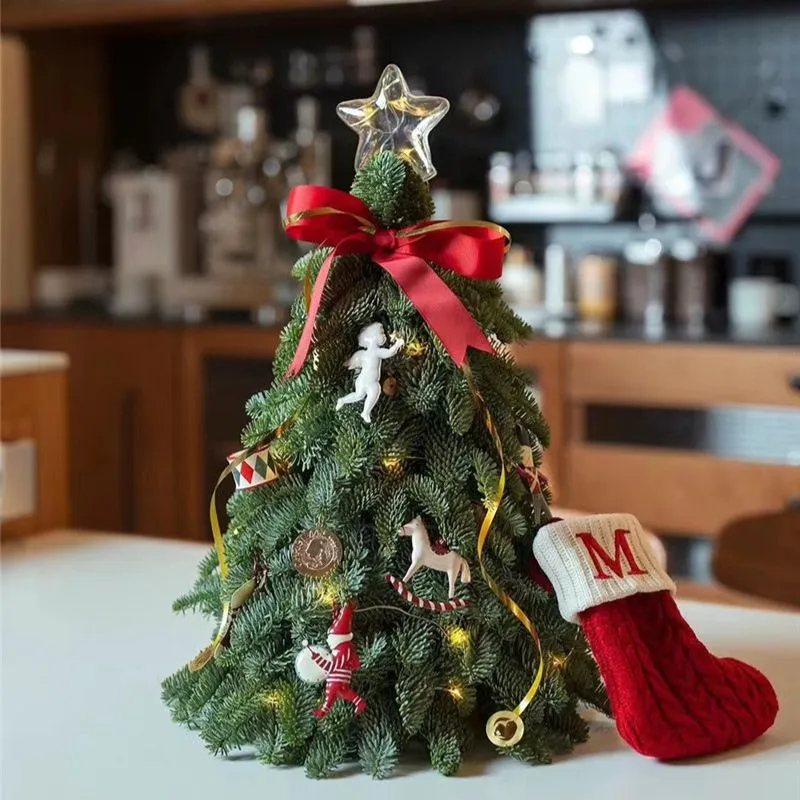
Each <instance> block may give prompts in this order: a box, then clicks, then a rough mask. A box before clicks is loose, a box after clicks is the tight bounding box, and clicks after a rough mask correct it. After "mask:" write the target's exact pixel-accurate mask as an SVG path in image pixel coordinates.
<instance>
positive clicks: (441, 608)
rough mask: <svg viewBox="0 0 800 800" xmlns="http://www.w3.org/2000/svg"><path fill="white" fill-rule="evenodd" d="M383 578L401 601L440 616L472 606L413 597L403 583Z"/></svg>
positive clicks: (458, 602)
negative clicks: (434, 612)
mask: <svg viewBox="0 0 800 800" xmlns="http://www.w3.org/2000/svg"><path fill="white" fill-rule="evenodd" d="M384 577H385V578H386V582H387V583H388V584H389V585H390V586H391V587H392V589H394V590H395V591H396V592H397V594H399V595H400V597H402V598H403V600H405V601H406V602H407V603H411V605H412V606H416V607H417V608H424V609H425V610H426V611H436V612H437V613H439V614H441V613H444V612H447V611H457V610H458V609H460V608H466V607H467V606H471V605H472V600H448V601H447V602H446V603H441V602H438V601H436V600H425V599H424V598H422V597H419V596H417V595H415V594H414V592H412V591H411V589H409V588H408V586H406V585H405V584H404V583H403V581H401V580H399V579H398V578H395V577H394V575H385V576H384Z"/></svg>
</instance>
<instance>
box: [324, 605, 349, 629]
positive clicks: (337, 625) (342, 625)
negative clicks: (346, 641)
mask: <svg viewBox="0 0 800 800" xmlns="http://www.w3.org/2000/svg"><path fill="white" fill-rule="evenodd" d="M328 633H332V634H335V635H337V636H347V635H348V634H352V633H353V606H352V605H351V604H350V603H348V604H347V605H345V606H344V607H343V608H342V610H341V611H340V612H339V615H338V616H337V617H336V619H335V620H334V621H333V624H332V625H331V627H330V628H329V629H328Z"/></svg>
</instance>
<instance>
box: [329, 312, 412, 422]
mask: <svg viewBox="0 0 800 800" xmlns="http://www.w3.org/2000/svg"><path fill="white" fill-rule="evenodd" d="M384 344H386V334H385V333H384V330H383V325H381V324H380V322H373V323H372V324H371V325H367V327H366V328H363V329H362V330H361V333H359V334H358V345H359V347H361V348H363V349H362V350H357V351H356V352H355V353H353V355H352V356H351V357H350V359H349V360H348V361H347V364H346V365H345V366H346V367H347V368H348V369H351V370H355V372H356V386H355V391H353V392H351V393H350V394H347V395H345V396H344V397H340V398H339V399H338V400H337V401H336V410H337V411H338V410H339V409H340V408H341V407H342V406H345V405H348V404H349V403H360V402H361V401H362V400H363V401H364V409H363V410H362V412H361V418H362V419H363V420H364V422H368V423H369V422H372V409H373V408H375V404H376V403H377V402H378V398H379V397H380V396H381V362H382V361H383V360H384V359H387V358H391V357H392V356H394V355H397V352H398V351H399V350H400V348H401V347H402V346H403V340H402V339H396V340H395V342H394V344H393V345H392V346H391V347H389V348H385V347H383V345H384Z"/></svg>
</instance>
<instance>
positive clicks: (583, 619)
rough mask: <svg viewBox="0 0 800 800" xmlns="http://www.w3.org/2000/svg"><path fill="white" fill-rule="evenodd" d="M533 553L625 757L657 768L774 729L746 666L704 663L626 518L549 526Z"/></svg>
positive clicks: (771, 711) (768, 694)
mask: <svg viewBox="0 0 800 800" xmlns="http://www.w3.org/2000/svg"><path fill="white" fill-rule="evenodd" d="M533 551H534V555H535V556H536V559H537V561H538V562H539V565H540V566H541V568H542V570H543V571H544V573H545V575H546V576H547V578H548V579H549V581H550V582H551V583H552V585H553V589H554V590H555V593H556V596H557V597H558V607H559V609H560V611H561V614H562V615H563V616H564V618H565V619H568V620H571V621H573V622H580V624H581V625H582V626H583V630H584V633H585V634H586V638H587V640H588V642H589V645H590V646H591V648H592V652H593V653H594V656H595V658H596V659H597V663H598V665H599V667H600V674H601V675H602V676H603V680H604V681H605V683H606V688H607V689H608V696H609V699H610V701H611V707H612V709H613V712H614V717H615V719H616V722H617V729H618V730H619V733H620V736H622V738H623V739H624V740H625V741H626V742H627V743H628V744H629V745H630V746H631V747H633V748H634V750H637V751H638V752H640V753H642V754H643V755H647V756H652V757H655V758H661V759H677V758H691V757H694V756H703V755H710V754H712V753H720V752H723V751H724V750H729V749H731V748H734V747H740V746H741V745H744V744H747V743H748V742H751V741H753V739H756V738H758V737H759V736H761V734H762V733H764V732H765V731H766V730H767V729H768V728H769V727H770V726H771V725H772V723H773V722H774V721H775V716H776V714H777V713H778V699H777V698H776V697H775V692H774V690H773V688H772V686H771V685H770V683H769V681H768V680H767V679H766V678H765V677H764V676H763V675H762V674H761V673H760V672H759V671H758V670H757V669H755V668H753V667H751V666H749V665H748V664H743V663H742V662H741V661H737V660H735V659H733V658H717V657H716V656H713V655H712V654H711V653H709V652H708V650H707V649H706V648H705V647H704V646H703V644H702V643H701V642H700V641H699V640H698V638H697V637H696V636H695V635H694V633H693V631H692V629H691V628H690V627H689V625H688V624H687V623H686V620H684V618H683V617H682V616H681V614H680V611H678V607H677V606H676V605H675V601H674V600H673V599H672V595H671V592H673V591H674V590H675V584H674V583H673V582H672V580H671V579H670V577H669V576H668V575H667V574H666V573H665V572H664V570H663V569H662V567H661V565H660V564H659V563H658V559H656V558H654V556H653V554H652V553H651V552H650V551H649V549H648V547H647V545H646V541H645V538H644V535H643V532H642V530H641V526H640V525H639V523H638V521H637V520H636V519H635V518H634V517H631V516H630V515H627V514H606V515H601V516H596V517H584V518H578V519H569V520H562V521H559V522H554V523H550V524H548V525H545V526H544V527H543V528H542V529H541V530H540V531H539V532H538V534H537V535H536V539H535V540H534V545H533Z"/></svg>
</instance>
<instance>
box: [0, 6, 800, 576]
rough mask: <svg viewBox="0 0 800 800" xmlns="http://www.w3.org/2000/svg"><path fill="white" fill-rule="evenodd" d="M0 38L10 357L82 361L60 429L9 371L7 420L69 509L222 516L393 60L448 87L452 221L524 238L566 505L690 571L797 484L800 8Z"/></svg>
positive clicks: (106, 18) (500, 10) (130, 522)
mask: <svg viewBox="0 0 800 800" xmlns="http://www.w3.org/2000/svg"><path fill="white" fill-rule="evenodd" d="M2 29H3V37H2V45H0V47H1V52H2V90H1V92H0V101H1V104H2V236H1V237H0V240H1V242H2V292H1V293H0V300H1V301H2V323H1V324H2V330H1V333H2V346H3V348H16V349H23V350H43V351H57V352H60V353H65V354H66V355H67V356H68V359H69V366H68V367H67V368H66V370H65V375H64V376H63V380H64V381H65V386H66V389H65V390H64V391H65V400H64V407H65V409H66V410H64V411H63V413H64V414H65V415H66V419H67V420H68V423H67V424H68V433H67V432H66V431H65V430H61V431H60V432H53V430H52V429H53V427H54V426H53V425H52V424H51V425H50V426H49V427H48V426H47V424H46V422H43V421H42V420H44V419H45V418H48V419H51V420H52V419H53V414H52V413H50V412H48V411H42V412H41V415H40V417H41V419H39V422H29V424H27V427H26V423H24V420H25V419H27V417H25V413H24V411H20V412H19V413H20V414H21V415H22V416H21V417H20V419H22V420H23V422H20V419H17V420H16V421H12V422H8V423H7V421H6V410H7V408H8V407H9V406H10V405H13V404H10V403H9V397H10V395H9V390H8V389H4V397H3V400H4V408H3V411H4V421H3V440H4V442H10V441H13V442H17V441H27V440H29V439H30V440H36V439H37V437H38V436H40V435H41V436H56V437H60V438H61V439H62V440H63V442H65V443H66V444H65V445H64V446H63V447H62V450H61V451H58V452H60V455H57V456H56V459H57V460H60V461H62V462H63V464H62V466H63V470H62V472H63V475H64V481H65V482H66V483H65V486H64V487H63V497H64V498H67V499H65V500H64V501H63V502H61V504H60V506H59V508H60V509H61V510H60V511H58V512H57V513H56V515H55V516H54V517H53V516H51V517H48V520H49V522H48V524H49V525H50V527H52V526H53V524H59V525H62V526H65V525H68V524H69V525H71V526H72V527H76V528H81V529H98V530H105V531H119V532H136V533H143V534H147V535H152V536H163V537H182V538H187V539H203V538H209V537H210V533H209V526H208V519H207V517H208V497H209V495H210V492H211V490H212V489H213V486H214V483H215V482H216V479H217V477H218V475H219V472H220V470H221V468H222V467H223V466H224V465H225V463H226V456H227V455H228V454H229V453H231V452H232V451H234V450H236V449H237V448H238V436H239V432H240V430H241V428H242V426H243V424H244V422H245V416H244V403H245V400H246V399H247V398H248V397H249V396H250V395H251V394H253V393H254V392H256V391H258V390H260V389H262V388H264V387H265V386H266V385H267V384H268V382H269V381H270V380H271V355H272V353H273V352H274V348H275V345H276V342H277V340H278V333H279V330H280V326H281V324H282V323H283V322H284V321H285V319H286V316H287V309H288V306H289V304H290V303H291V301H292V299H293V297H294V296H295V293H296V291H297V286H296V284H295V282H294V281H292V280H290V278H289V269H290V267H291V264H292V263H293V261H294V260H295V259H296V258H297V257H298V255H299V254H300V252H301V251H300V250H299V249H298V245H296V244H294V243H290V242H289V241H288V240H286V239H285V238H284V237H283V235H282V232H281V222H280V221H281V215H282V207H283V204H284V202H285V199H286V195H287V192H288V191H289V189H290V188H291V187H292V186H295V185H298V184H301V183H309V182H310V183H318V184H330V185H333V186H335V187H338V188H342V189H346V188H348V186H349V183H350V180H351V178H352V172H353V156H354V152H355V145H356V138H355V136H354V135H353V134H352V132H351V131H349V130H348V129H347V128H346V127H345V126H344V125H342V124H341V123H340V122H339V121H338V120H337V119H336V116H335V106H336V103H337V102H339V101H340V100H343V99H351V98H354V97H364V96H368V95H370V94H371V93H372V91H373V88H374V85H375V82H376V80H377V77H378V75H379V74H380V71H381V70H382V68H383V66H384V65H385V64H386V63H388V62H395V63H397V64H398V65H399V66H400V67H401V69H402V70H403V71H404V73H405V75H406V78H407V79H408V81H409V84H410V85H411V87H412V89H414V90H415V91H419V92H425V93H427V94H435V95H444V96H446V97H448V98H449V99H450V101H451V112H450V114H449V115H448V116H447V117H446V118H445V120H444V121H443V122H442V124H441V125H440V126H438V127H437V129H436V131H435V132H434V134H433V135H432V137H431V144H432V151H433V160H434V163H435V165H436V167H437V169H438V172H439V174H438V176H437V177H436V179H435V180H434V182H433V188H434V193H435V199H436V203H437V214H438V216H440V217H442V218H455V219H470V218H476V217H479V218H488V219H491V220H494V221H496V222H499V223H501V224H503V225H505V226H506V227H508V228H509V230H510V231H511V233H512V235H513V238H514V242H515V244H514V246H513V248H512V249H511V251H510V252H509V255H508V263H507V265H506V270H505V273H504V277H503V281H502V282H503V286H504V289H505V290H506V293H507V296H508V299H509V302H511V303H512V305H514V306H515V307H516V308H517V310H518V311H519V313H520V314H522V315H523V316H524V317H525V318H526V319H527V320H528V321H529V322H530V323H531V324H532V325H533V326H534V328H535V329H536V331H537V336H536V337H535V339H534V340H533V341H532V342H531V343H529V344H525V345H524V346H522V347H520V348H519V350H518V353H517V355H518V358H519V360H520V363H522V364H523V365H524V366H525V368H526V369H528V370H529V371H530V374H531V382H532V385H534V386H535V387H536V389H537V391H538V392H539V394H540V397H541V402H542V405H543V408H544V411H545V414H546V415H547V417H548V419H549V421H550V422H551V425H552V434H553V441H552V447H551V450H550V451H549V453H548V457H547V463H546V471H547V473H548V476H549V477H550V479H551V482H552V483H553V484H554V487H555V491H556V496H557V502H558V505H559V506H560V507H564V508H567V509H575V510H579V511H584V512H601V511H619V510H627V511H631V512H633V513H635V514H637V515H638V516H639V517H640V518H641V519H642V521H643V522H644V523H645V525H647V526H648V527H649V528H651V529H652V530H654V531H655V532H657V533H658V534H659V535H661V536H663V537H664V541H665V543H666V545H667V549H668V552H669V557H670V565H671V569H672V571H673V573H675V574H676V575H679V576H685V577H690V578H692V579H694V580H696V581H700V582H703V581H710V580H711V579H712V567H711V563H712V559H713V553H714V548H715V543H716V542H717V541H718V537H719V535H720V533H721V532H723V531H725V530H726V526H729V525H730V524H731V523H735V522H736V521H737V520H740V519H741V518H742V517H748V516H753V515H775V514H780V513H782V512H783V510H784V509H786V508H788V507H790V506H792V505H794V506H797V505H798V504H800V322H799V321H798V319H799V317H800V6H798V4H797V2H796V0H787V2H779V1H778V0H766V1H765V2H760V3H757V4H754V3H752V2H740V3H735V2H726V3H720V2H712V1H711V0H707V1H706V2H702V0H698V1H697V2H680V0H672V1H671V2H670V1H669V0H663V1H662V2H657V1H656V0H652V1H651V2H646V0H640V1H639V2H627V3H617V4H613V3H605V2H592V0H584V1H583V2H582V0H547V1H546V2H545V1H544V0H541V1H539V2H534V0H529V1H527V2H525V1H524V0H518V1H517V2H511V1H510V0H496V1H495V2H493V3H491V4H487V3H480V2H457V1H456V0H439V2H387V1H386V0H350V1H349V2H347V0H202V2H201V1H200V0H3V18H2ZM4 374H5V372H4ZM54 392H55V394H51V395H50V397H51V399H52V397H54V396H56V394H57V391H56V390H54ZM30 402H31V403H32V402H33V401H30ZM20 407H21V408H22V407H25V408H29V409H30V407H31V406H30V405H29V404H28V405H26V403H24V402H23V403H22V404H21V406H20ZM9 413H11V412H10V411H9ZM56 416H57V415H56ZM31 418H32V417H31ZM37 426H39V427H37ZM45 428H47V430H48V431H50V432H49V433H41V431H43V430H44V429H45ZM38 445H39V447H40V452H39V458H38V463H39V465H40V469H41V465H42V464H44V463H45V462H46V461H49V460H52V459H49V458H47V457H43V455H42V454H43V452H44V450H43V449H42V448H44V447H45V445H44V444H43V443H38ZM29 461H30V459H28V461H24V462H13V463H25V464H28V462H29ZM9 463H10V462H9V461H8V459H6V464H5V471H6V473H9V471H10V469H11V467H9ZM26 468H30V465H29V466H28V467H26ZM58 474H59V472H58V470H53V472H52V475H53V477H52V478H48V480H61V479H60V478H59V477H58ZM36 480H38V481H39V487H38V494H37V492H33V493H32V494H31V497H32V500H31V503H32V504H33V505H32V506H31V508H29V509H28V517H27V518H25V515H24V514H23V515H22V518H23V519H27V522H25V523H24V524H23V525H22V530H24V531H25V532H31V531H33V530H35V529H36V528H37V527H42V525H41V524H38V523H37V522H36V521H35V519H36V517H37V514H38V515H40V516H41V515H42V514H44V511H43V508H44V506H46V505H47V502H48V501H47V497H48V496H49V495H51V494H56V495H58V496H62V494H61V490H60V489H59V490H55V489H53V490H52V492H51V491H50V490H49V487H48V485H47V484H45V483H43V478H42V476H41V474H40V475H39V477H38V478H37V479H36ZM230 490H232V484H231V486H230V487H228V491H230ZM37 497H38V500H37ZM37 502H38V508H37ZM48 513H49V512H48ZM6 516H7V518H8V515H6ZM17 516H19V515H17ZM771 518H772V517H771V516H768V517H765V520H766V521H765V522H764V525H763V529H764V530H765V531H767V530H768V529H769V524H770V523H769V520H770V519H771ZM31 520H34V521H31ZM15 524H17V522H13V521H9V522H8V523H7V525H6V526H5V530H6V534H7V535H9V532H10V534H11V535H13V532H14V530H15V529H14V525H15ZM757 530H758V528H757ZM796 534H797V536H798V537H800V531H796ZM759 536H760V535H759ZM765 536H766V534H765ZM765 541H766V540H765Z"/></svg>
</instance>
